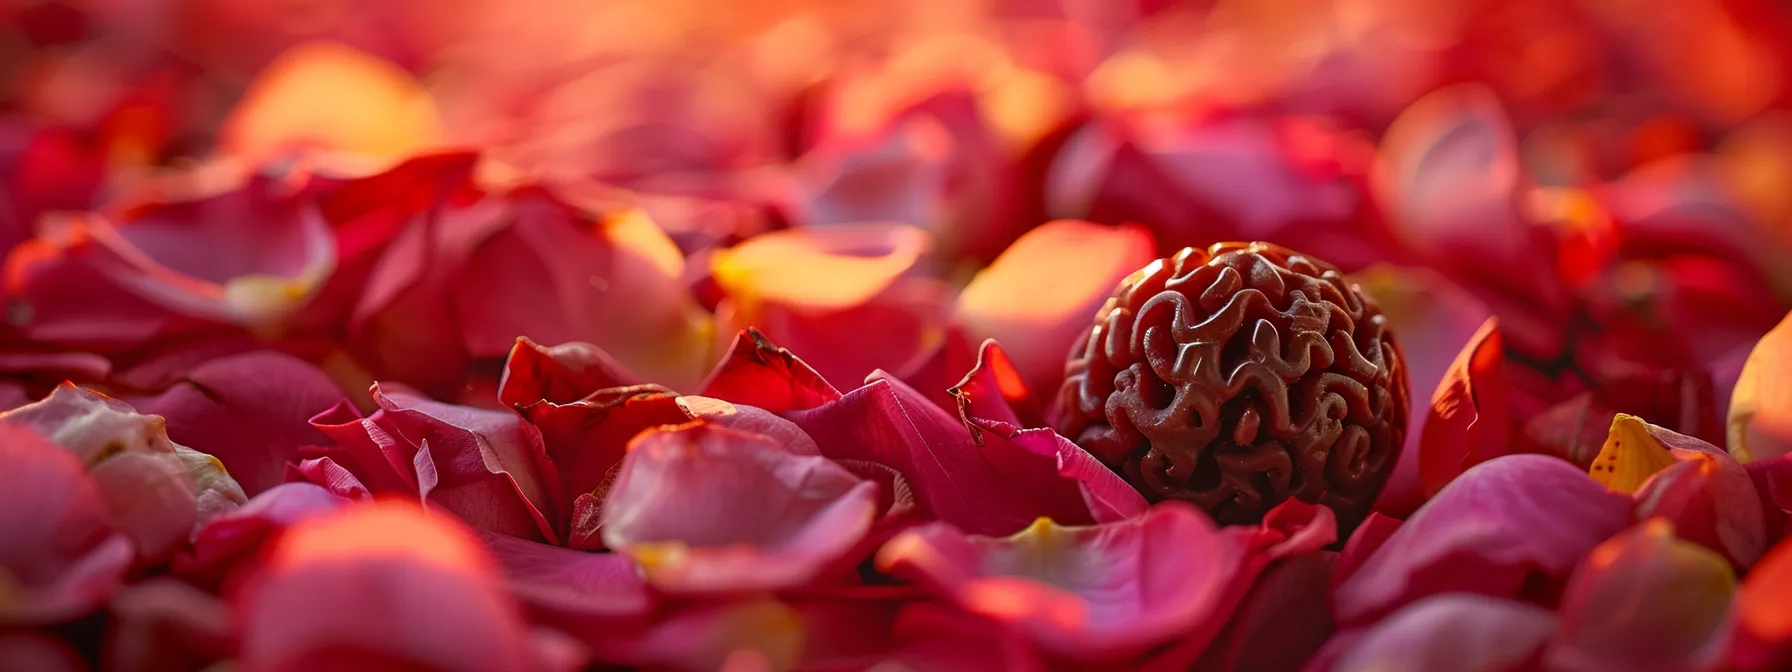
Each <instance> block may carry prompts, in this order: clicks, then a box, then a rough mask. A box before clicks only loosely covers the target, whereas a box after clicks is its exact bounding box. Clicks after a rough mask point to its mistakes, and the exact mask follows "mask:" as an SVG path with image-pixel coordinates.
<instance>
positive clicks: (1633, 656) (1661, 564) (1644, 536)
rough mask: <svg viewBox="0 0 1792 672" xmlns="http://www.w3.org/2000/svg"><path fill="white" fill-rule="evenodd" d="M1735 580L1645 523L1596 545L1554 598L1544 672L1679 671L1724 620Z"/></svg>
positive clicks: (1691, 665)
mask: <svg viewBox="0 0 1792 672" xmlns="http://www.w3.org/2000/svg"><path fill="white" fill-rule="evenodd" d="M1735 590H1736V575H1735V573H1734V572H1732V571H1731V570H1730V563H1729V561H1728V560H1726V559H1724V558H1723V557H1722V556H1720V555H1718V554H1716V553H1713V552H1711V551H1710V550H1707V549H1706V548H1705V547H1703V546H1699V545H1697V544H1693V543H1688V542H1685V541H1681V540H1679V539H1676V538H1675V537H1674V526H1673V525H1672V524H1671V523H1668V522H1666V521H1663V520H1659V519H1656V520H1650V521H1648V522H1645V523H1643V524H1642V525H1640V526H1638V527H1636V528H1634V529H1633V530H1631V531H1630V532H1627V533H1625V534H1622V535H1619V536H1617V537H1614V538H1612V539H1611V540H1609V541H1607V542H1605V543H1603V544H1600V545H1599V547H1597V548H1595V549H1593V552H1592V553H1591V554H1589V555H1588V556H1587V559H1586V561H1585V562H1583V563H1581V566H1580V568H1579V569H1577V570H1575V573H1574V576H1573V578H1571V579H1569V582H1568V588H1567V590H1566V591H1565V592H1564V593H1563V596H1562V606H1561V612H1560V613H1561V627H1560V628H1559V629H1558V630H1557V632H1556V635H1555V638H1554V641H1553V642H1552V644H1551V645H1550V650H1549V653H1548V661H1549V666H1550V669H1560V670H1587V671H1590V672H1591V671H1597V670H1613V671H1618V670H1638V671H1639V672H1641V671H1643V670H1685V669H1700V668H1703V667H1704V666H1705V665H1704V664H1703V662H1702V659H1703V658H1705V656H1706V654H1705V650H1706V649H1707V648H1708V646H1707V645H1708V644H1709V643H1711V642H1712V641H1713V637H1714V636H1715V635H1716V634H1717V633H1718V629H1719V626H1721V625H1723V623H1724V621H1725V619H1726V618H1727V617H1728V615H1729V609H1730V596H1731V594H1732V593H1734V592H1735Z"/></svg>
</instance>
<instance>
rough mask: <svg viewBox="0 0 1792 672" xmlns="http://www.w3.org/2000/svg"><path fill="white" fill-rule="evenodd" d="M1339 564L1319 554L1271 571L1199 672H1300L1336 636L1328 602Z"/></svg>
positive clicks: (1334, 556)
mask: <svg viewBox="0 0 1792 672" xmlns="http://www.w3.org/2000/svg"><path fill="white" fill-rule="evenodd" d="M1358 529H1359V530H1360V529H1361V528H1360V527H1359V528H1358ZM1336 559H1337V554H1335V553H1330V552H1319V553H1309V554H1305V555H1297V556H1293V557H1290V558H1287V559H1286V560H1282V561H1279V562H1277V563H1275V564H1273V565H1270V566H1269V568H1268V569H1266V570H1265V571H1264V572H1263V575H1262V576H1260V577H1258V579H1257V582H1256V583H1255V585H1253V586H1252V587H1251V592H1250V594H1249V595H1247V596H1246V597H1245V598H1244V602H1242V603H1241V604H1239V606H1238V611H1237V612H1235V613H1234V614H1233V616H1232V617H1231V618H1230V619H1229V620H1228V621H1227V623H1226V629H1225V630H1223V631H1221V632H1220V634H1219V636H1218V638H1217V639H1215V640H1214V643H1213V645H1212V646H1211V647H1209V648H1208V649H1207V652H1206V653H1204V654H1202V656H1201V660H1200V661H1199V663H1198V664H1197V665H1196V667H1195V669H1198V670H1290V671H1292V670H1298V669H1300V666H1301V664H1302V663H1304V662H1306V660H1307V659H1308V658H1310V657H1311V656H1312V655H1313V653H1314V652H1316V651H1318V650H1319V647H1320V646H1322V645H1324V644H1325V640H1326V638H1327V637H1330V636H1331V633H1332V627H1333V624H1332V614H1331V604H1330V600H1328V599H1324V597H1323V596H1324V595H1325V594H1326V590H1327V586H1328V584H1329V581H1330V577H1331V574H1332V563H1333V562H1334V561H1335V560H1336Z"/></svg>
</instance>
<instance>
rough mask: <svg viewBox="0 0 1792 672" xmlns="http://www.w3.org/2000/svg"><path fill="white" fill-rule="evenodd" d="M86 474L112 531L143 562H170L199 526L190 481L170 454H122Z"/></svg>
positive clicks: (194, 493)
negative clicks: (127, 542)
mask: <svg viewBox="0 0 1792 672" xmlns="http://www.w3.org/2000/svg"><path fill="white" fill-rule="evenodd" d="M88 473H89V474H90V475H92V477H93V482H94V484H95V485H98V486H99V489H100V495H101V497H102V498H103V499H105V501H106V509H107V511H109V512H110V515H111V519H112V525H113V526H115V527H117V528H118V529H119V530H121V531H123V532H125V533H126V534H129V535H131V540H132V541H135V542H136V543H137V552H138V553H139V554H140V555H141V556H142V559H143V561H144V562H147V563H151V564H155V563H159V562H161V561H163V560H167V559H168V558H170V557H171V556H172V555H173V554H174V552H175V551H177V550H179V547H180V545H181V544H184V543H186V542H187V539H188V538H189V537H191V536H192V534H193V529H194V527H195V526H196V525H197V524H198V523H199V517H198V510H197V504H198V495H197V493H196V492H195V491H194V484H193V479H192V478H191V477H190V476H188V475H187V471H186V468H185V467H184V466H183V465H182V464H181V463H180V460H178V459H175V458H173V456H172V455H171V454H169V455H164V454H152V453H121V454H119V455H117V456H115V457H112V458H109V459H107V460H106V461H105V462H102V463H100V464H98V465H96V466H94V467H92V468H90V469H89V470H88Z"/></svg>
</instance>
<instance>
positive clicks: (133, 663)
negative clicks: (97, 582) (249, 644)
mask: <svg viewBox="0 0 1792 672" xmlns="http://www.w3.org/2000/svg"><path fill="white" fill-rule="evenodd" d="M110 608H111V612H112V616H113V618H114V621H113V623H114V625H113V626H112V628H111V629H110V630H108V631H107V633H106V640H105V645H104V647H103V649H102V658H103V660H105V663H106V669H108V670H119V671H121V672H129V671H137V670H141V671H143V672H153V671H155V670H171V669H201V668H204V667H206V666H208V665H211V664H213V663H216V662H218V661H221V660H223V659H225V658H227V657H229V656H230V655H231V652H232V650H233V649H234V648H235V645H236V642H235V633H233V632H232V629H231V628H232V626H231V621H230V607H229V605H227V604H225V603H224V601H222V600H220V599H218V598H217V597H216V596H214V595H211V594H209V593H206V592H205V591H202V590H199V589H197V588H194V587H193V586H190V585H187V584H185V583H182V582H180V581H177V580H174V579H170V578H166V577H157V578H152V579H149V580H148V581H144V582H142V583H138V584H135V585H132V586H130V587H129V588H126V589H124V590H122V591H120V592H119V593H118V595H116V596H114V597H113V598H112V602H111V604H110Z"/></svg>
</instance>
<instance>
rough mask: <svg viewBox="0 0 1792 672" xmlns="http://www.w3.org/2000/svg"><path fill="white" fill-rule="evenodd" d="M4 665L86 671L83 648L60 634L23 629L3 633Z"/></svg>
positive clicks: (0, 654)
mask: <svg viewBox="0 0 1792 672" xmlns="http://www.w3.org/2000/svg"><path fill="white" fill-rule="evenodd" d="M0 669H8V670H33V671H35V672H86V671H87V669H88V668H87V661H85V660H83V659H82V658H81V652H80V651H76V650H75V647H73V646H69V644H68V642H66V641H64V640H63V639H61V638H59V637H54V636H51V635H48V634H39V633H36V632H32V631H30V630H19V631H14V632H8V633H4V634H0Z"/></svg>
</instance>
